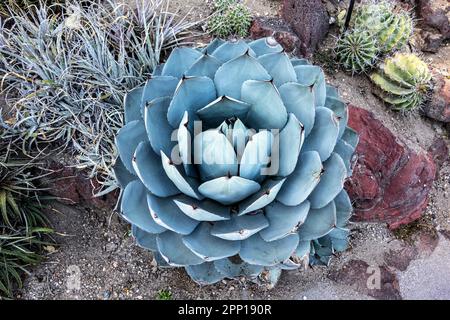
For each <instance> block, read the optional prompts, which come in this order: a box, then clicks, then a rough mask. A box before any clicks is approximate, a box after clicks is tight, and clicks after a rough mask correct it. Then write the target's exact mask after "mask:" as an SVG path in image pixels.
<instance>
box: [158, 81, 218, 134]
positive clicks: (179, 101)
mask: <svg viewBox="0 0 450 320" xmlns="http://www.w3.org/2000/svg"><path fill="white" fill-rule="evenodd" d="M216 97H217V96H216V88H215V87H214V83H213V81H212V80H211V79H210V78H207V77H188V78H183V79H181V81H180V83H179V84H178V86H177V88H176V90H175V93H174V95H173V98H172V102H171V103H170V106H169V109H168V111H167V119H168V120H169V123H170V125H171V126H172V127H174V128H178V125H179V124H180V121H181V119H182V118H183V115H184V112H185V111H187V112H188V114H189V119H191V120H192V119H195V116H196V112H197V110H198V109H200V108H203V107H204V106H205V105H207V104H208V103H210V102H211V101H213V100H215V99H216Z"/></svg>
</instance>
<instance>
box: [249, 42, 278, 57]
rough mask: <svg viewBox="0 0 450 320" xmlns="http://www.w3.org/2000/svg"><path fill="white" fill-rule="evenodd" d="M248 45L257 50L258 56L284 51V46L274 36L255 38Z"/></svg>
mask: <svg viewBox="0 0 450 320" xmlns="http://www.w3.org/2000/svg"><path fill="white" fill-rule="evenodd" d="M248 46H249V47H250V48H251V49H252V50H253V51H254V52H255V54H256V56H257V57H259V56H262V55H265V54H269V53H277V52H282V51H283V47H282V46H281V45H280V44H279V43H278V42H277V41H276V40H275V39H274V38H272V37H267V38H261V39H258V40H254V41H252V42H250V43H249V44H248Z"/></svg>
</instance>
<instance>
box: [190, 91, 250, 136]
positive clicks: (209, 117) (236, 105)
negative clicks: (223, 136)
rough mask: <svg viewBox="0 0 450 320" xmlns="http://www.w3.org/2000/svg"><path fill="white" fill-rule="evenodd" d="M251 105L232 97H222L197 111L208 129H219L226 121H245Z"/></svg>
mask: <svg viewBox="0 0 450 320" xmlns="http://www.w3.org/2000/svg"><path fill="white" fill-rule="evenodd" d="M249 109H250V105H249V104H248V103H245V102H243V101H239V100H236V99H234V98H231V97H227V96H221V97H219V98H217V99H216V100H214V101H213V102H211V103H210V104H208V105H207V106H205V107H203V108H201V109H199V110H198V111H197V115H198V117H199V118H200V119H201V120H202V121H204V123H205V125H206V127H207V128H215V127H218V126H219V125H220V124H221V123H222V122H223V121H224V120H226V119H230V118H233V117H236V118H239V119H245V117H246V116H247V112H248V110H249Z"/></svg>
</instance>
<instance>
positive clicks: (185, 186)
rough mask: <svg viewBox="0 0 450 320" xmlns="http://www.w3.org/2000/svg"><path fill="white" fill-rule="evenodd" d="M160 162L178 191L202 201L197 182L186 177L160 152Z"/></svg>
mask: <svg viewBox="0 0 450 320" xmlns="http://www.w3.org/2000/svg"><path fill="white" fill-rule="evenodd" d="M161 162H162V166H163V169H164V171H165V172H166V175H167V177H168V178H169V179H170V180H171V181H172V182H173V184H174V185H175V186H176V187H177V188H178V190H180V191H181V192H183V193H184V194H185V195H188V196H189V197H192V198H195V199H197V200H202V199H203V196H202V195H201V194H200V193H198V187H199V186H198V184H199V183H198V181H197V180H196V179H194V178H191V177H187V176H186V174H185V173H184V171H182V170H181V169H180V168H179V167H177V166H176V165H175V164H174V163H173V162H172V161H171V160H170V159H169V158H168V157H167V156H166V155H165V154H164V152H162V151H161Z"/></svg>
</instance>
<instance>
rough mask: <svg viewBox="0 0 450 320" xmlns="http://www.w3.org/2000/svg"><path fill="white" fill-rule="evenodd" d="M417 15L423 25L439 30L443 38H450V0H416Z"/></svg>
mask: <svg viewBox="0 0 450 320" xmlns="http://www.w3.org/2000/svg"><path fill="white" fill-rule="evenodd" d="M416 2H417V5H416V10H417V15H418V17H419V19H420V21H421V23H422V25H423V26H424V27H426V28H428V29H434V30H437V31H438V32H439V33H440V34H441V36H442V39H443V40H448V39H450V2H449V1H448V0H416Z"/></svg>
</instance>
